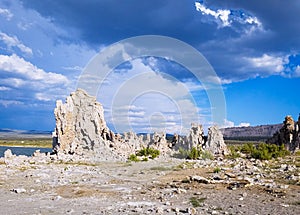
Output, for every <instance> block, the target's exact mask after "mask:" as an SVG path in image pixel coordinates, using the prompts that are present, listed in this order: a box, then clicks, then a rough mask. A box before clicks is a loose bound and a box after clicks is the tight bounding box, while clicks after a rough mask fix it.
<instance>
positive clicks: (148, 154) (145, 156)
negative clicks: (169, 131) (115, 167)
mask: <svg viewBox="0 0 300 215" xmlns="http://www.w3.org/2000/svg"><path fill="white" fill-rule="evenodd" d="M159 155H160V151H159V150H157V149H154V148H151V147H147V148H142V149H141V150H140V151H138V152H137V153H136V154H131V155H130V156H129V157H128V160H129V161H134V162H139V161H148V160H149V159H154V158H157V157H158V156H159ZM139 157H141V158H139Z"/></svg>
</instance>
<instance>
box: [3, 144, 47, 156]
mask: <svg viewBox="0 0 300 215" xmlns="http://www.w3.org/2000/svg"><path fill="white" fill-rule="evenodd" d="M7 149H10V150H11V151H12V153H13V154H14V155H26V156H31V155H32V154H33V153H34V152H35V151H36V150H40V151H41V153H45V152H51V151H52V149H51V148H32V147H10V146H0V157H4V152H5V151H6V150H7Z"/></svg>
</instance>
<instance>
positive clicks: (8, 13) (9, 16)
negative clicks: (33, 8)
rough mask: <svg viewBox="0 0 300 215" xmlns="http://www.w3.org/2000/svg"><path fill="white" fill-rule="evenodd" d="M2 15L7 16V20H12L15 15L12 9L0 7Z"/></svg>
mask: <svg viewBox="0 0 300 215" xmlns="http://www.w3.org/2000/svg"><path fill="white" fill-rule="evenodd" d="M0 15H1V16H3V17H5V18H6V20H8V21H9V20H11V18H12V17H13V16H14V15H13V14H12V13H11V12H10V10H8V9H3V8H0Z"/></svg>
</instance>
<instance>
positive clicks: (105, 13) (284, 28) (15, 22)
mask: <svg viewBox="0 0 300 215" xmlns="http://www.w3.org/2000/svg"><path fill="white" fill-rule="evenodd" d="M282 4H283V3H282V1H279V0H265V1H263V3H262V1H259V0H252V1H239V0H207V1H192V0H175V1H174V0H165V1H158V0H153V1H146V0H128V1H116V0H109V1H108V0H99V1H93V0H87V1H79V0H78V1H77V0H64V1H58V0H43V1H39V0H2V1H1V2H0V128H12V129H34V130H52V129H53V128H54V126H55V121H54V115H53V109H54V107H55V101H56V100H57V99H62V100H65V98H66V96H67V95H69V94H70V93H71V92H72V91H74V90H75V89H76V86H77V84H78V80H79V78H80V76H81V74H82V71H83V69H84V68H85V67H86V65H87V64H88V63H89V62H90V60H91V59H92V58H93V57H94V56H95V55H96V54H98V53H99V52H100V51H103V50H105V49H106V48H107V47H109V46H110V45H111V44H113V43H116V42H118V41H120V40H124V39H127V38H130V37H134V36H141V35H161V36H167V37H170V38H175V39H178V40H180V41H182V42H184V43H186V44H189V45H190V46H192V47H194V48H195V49H197V50H198V51H199V52H200V53H202V55H203V56H204V57H205V58H206V59H207V60H208V62H209V63H210V64H211V66H212V67H213V69H214V71H215V72H216V74H217V76H218V78H219V79H218V80H219V81H220V83H221V84H222V89H223V92H224V95H225V101H226V113H227V115H226V117H225V118H224V123H223V125H226V126H241V125H260V124H272V123H280V122H281V121H283V118H284V116H285V115H288V114H289V115H292V116H293V117H294V118H297V117H298V114H299V112H300V100H299V98H298V97H299V85H300V79H299V77H300V40H299V38H300V22H299V14H300V2H299V1H293V0H288V1H285V2H284V5H282ZM140 74H147V75H144V76H143V78H144V79H143V81H142V83H143V84H140V85H145V80H146V79H145V78H147V80H154V82H153V83H152V82H151V81H148V82H147V84H149V85H150V84H152V85H159V86H165V87H167V88H168V90H169V91H168V92H169V93H167V95H166V93H165V94H163V93H162V92H161V93H159V92H157V90H156V92H155V93H149V92H148V93H143V92H136V93H137V95H138V96H137V97H136V99H135V100H134V101H131V103H130V104H128V105H127V106H126V107H125V106H124V107H123V106H120V107H119V106H118V107H117V108H116V115H114V112H113V110H112V108H111V106H112V105H114V104H116V103H115V101H114V98H119V99H122V98H124V97H126V96H124V95H125V94H126V92H125V91H124V90H123V91H122V92H123V94H122V96H120V95H119V94H118V93H119V92H120V91H121V89H123V88H122V87H124V86H125V83H126V84H128V83H129V81H128V80H133V81H134V80H139V79H135V78H136V77H139V76H138V75H140ZM139 83H141V82H134V85H133V86H136V88H130V89H131V90H132V91H134V90H137V89H140V88H139ZM147 84H146V85H147ZM201 84H202V83H201V82H199V80H197V78H195V76H193V74H192V73H191V72H190V71H188V70H187V69H186V68H184V67H183V66H182V65H179V64H178V63H176V62H174V61H172V60H170V59H161V58H157V57H155V56H149V57H145V58H138V59H134V60H132V61H131V62H126V63H123V64H122V65H120V66H118V67H117V68H115V69H114V71H113V72H112V73H110V75H109V77H107V80H106V84H104V85H103V86H102V88H101V89H100V91H99V93H98V95H97V100H98V101H100V102H101V103H102V104H103V106H104V109H105V117H106V120H107V121H108V125H109V127H111V128H112V129H113V130H120V131H121V132H122V129H128V128H129V129H131V130H134V131H137V132H149V131H150V132H151V131H153V130H154V129H165V130H166V131H167V132H172V131H174V132H181V129H182V128H181V127H182V123H181V121H182V120H183V119H185V120H186V121H191V122H192V121H196V122H197V121H198V122H200V123H202V124H204V125H205V126H206V127H207V126H209V125H211V124H213V123H214V122H213V121H212V117H211V114H212V110H213V108H214V107H213V106H212V104H211V103H210V99H209V97H208V95H207V91H206V90H205V89H204V88H203V86H202V85H201ZM130 86H131V87H132V85H130ZM124 92H125V94H124ZM187 96H190V97H189V98H188V99H185V100H184V99H182V98H183V97H184V98H187ZM179 97H180V99H179V100H178V99H177V98H179ZM191 101H193V102H191ZM122 104H124V103H122ZM180 106H181V107H184V108H183V109H182V110H181V112H180V113H179V112H178V107H180ZM195 111H196V113H197V115H198V116H197V117H195V116H194V115H192V114H190V113H193V112H195ZM180 117H181V118H180ZM124 119H129V122H130V126H129V127H128V126H127V127H126V126H125V127H122V126H121V125H123V123H124V121H123V120H124ZM180 120H181V121H180ZM180 123H181V124H180ZM184 126H185V127H186V126H187V125H186V124H184ZM117 128H119V129H117Z"/></svg>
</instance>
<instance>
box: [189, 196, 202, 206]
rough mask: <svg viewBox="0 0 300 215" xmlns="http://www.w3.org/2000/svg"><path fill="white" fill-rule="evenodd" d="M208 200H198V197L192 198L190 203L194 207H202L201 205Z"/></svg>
mask: <svg viewBox="0 0 300 215" xmlns="http://www.w3.org/2000/svg"><path fill="white" fill-rule="evenodd" d="M205 200H206V198H205V197H202V198H196V197H191V198H190V203H191V204H192V205H193V207H195V208H196V207H200V206H201V203H203V202H204V201H205Z"/></svg>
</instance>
